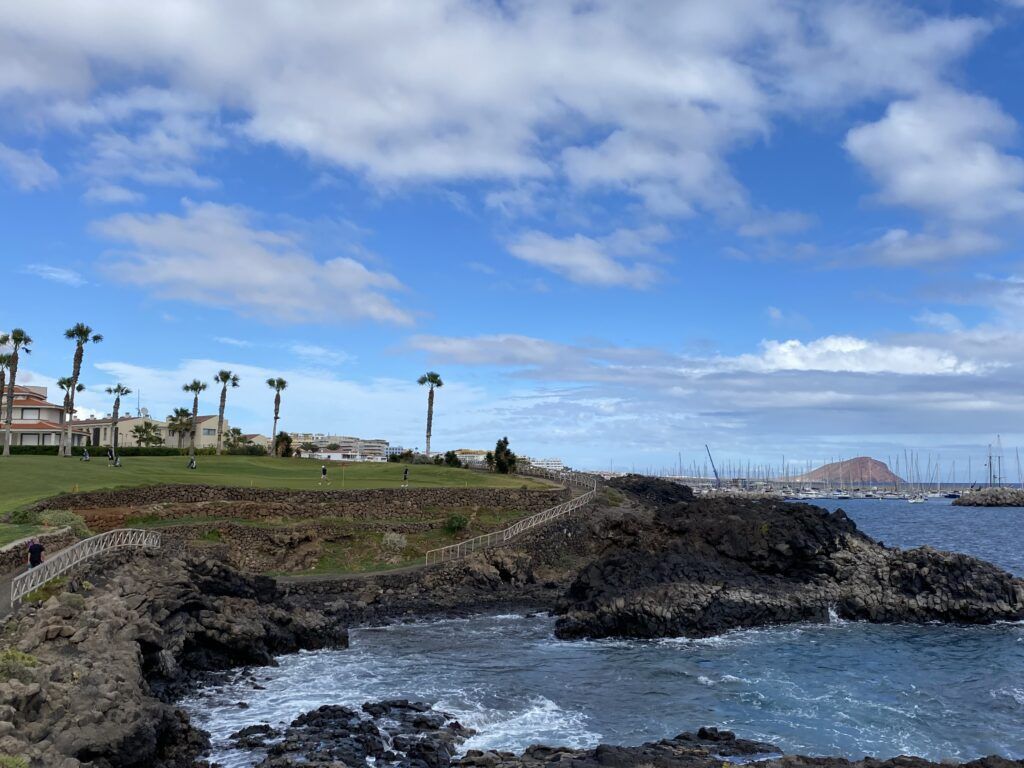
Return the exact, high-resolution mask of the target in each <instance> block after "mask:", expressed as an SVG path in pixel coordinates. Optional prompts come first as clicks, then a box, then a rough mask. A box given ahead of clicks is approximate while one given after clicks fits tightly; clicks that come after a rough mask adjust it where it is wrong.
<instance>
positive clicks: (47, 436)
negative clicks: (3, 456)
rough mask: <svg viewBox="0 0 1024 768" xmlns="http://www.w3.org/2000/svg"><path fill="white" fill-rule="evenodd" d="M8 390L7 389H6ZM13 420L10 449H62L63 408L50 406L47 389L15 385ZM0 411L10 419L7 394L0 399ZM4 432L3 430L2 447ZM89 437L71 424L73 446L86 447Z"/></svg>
mask: <svg viewBox="0 0 1024 768" xmlns="http://www.w3.org/2000/svg"><path fill="white" fill-rule="evenodd" d="M5 389H6V388H5ZM11 406H12V418H11V445H12V446H14V445H54V446H56V445H60V435H61V432H62V431H63V430H64V429H65V426H64V425H65V421H64V406H63V405H57V404H55V403H51V402H48V401H47V399H46V387H23V386H20V385H15V387H14V401H13V402H12V403H11ZM0 409H2V411H0V412H2V413H3V414H4V416H5V417H6V415H7V394H6V391H5V392H4V393H3V394H2V395H0ZM4 433H5V431H4V430H3V429H2V428H0V445H2V444H3V439H4V438H3V434H4ZM86 440H87V435H86V433H85V432H84V431H83V430H80V429H78V427H77V425H76V424H75V423H74V422H72V430H71V441H72V444H73V445H85V443H86Z"/></svg>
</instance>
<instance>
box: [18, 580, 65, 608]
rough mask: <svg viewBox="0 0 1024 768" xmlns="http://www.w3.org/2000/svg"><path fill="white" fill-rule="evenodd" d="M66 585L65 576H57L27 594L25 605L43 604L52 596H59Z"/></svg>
mask: <svg viewBox="0 0 1024 768" xmlns="http://www.w3.org/2000/svg"><path fill="white" fill-rule="evenodd" d="M67 583H68V577H67V576H59V577H57V578H56V579H54V580H53V581H48V582H46V583H45V584H43V586H41V587H40V588H39V589H37V590H34V591H33V592H29V593H28V594H27V595H25V602H26V603H45V602H46V601H47V600H49V599H50V598H51V597H53V596H54V595H59V594H60V593H61V592H63V591H64V587H65V586H66V585H67Z"/></svg>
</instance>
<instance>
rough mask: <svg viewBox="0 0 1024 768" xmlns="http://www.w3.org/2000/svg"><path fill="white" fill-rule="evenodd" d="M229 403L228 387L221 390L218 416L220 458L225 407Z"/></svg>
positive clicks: (218, 450) (218, 451)
mask: <svg viewBox="0 0 1024 768" xmlns="http://www.w3.org/2000/svg"><path fill="white" fill-rule="evenodd" d="M227 402H228V385H227V384H225V385H224V386H223V387H221V388H220V413H218V414H217V455H218V456H220V449H221V445H222V443H223V440H224V406H225V405H227Z"/></svg>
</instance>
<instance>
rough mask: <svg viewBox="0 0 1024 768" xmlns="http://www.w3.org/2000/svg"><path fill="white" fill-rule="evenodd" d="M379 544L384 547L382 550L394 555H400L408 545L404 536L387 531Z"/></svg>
mask: <svg viewBox="0 0 1024 768" xmlns="http://www.w3.org/2000/svg"><path fill="white" fill-rule="evenodd" d="M381 543H382V544H383V545H384V549H386V550H387V551H388V552H391V553H393V554H396V555H400V554H402V552H403V551H404V550H405V548H406V546H408V544H409V542H408V541H407V540H406V538H405V536H404V535H403V534H401V533H397V532H396V531H388V532H387V533H385V534H384V538H383V540H382V541H381Z"/></svg>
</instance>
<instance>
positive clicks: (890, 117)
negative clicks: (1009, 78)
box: [846, 89, 1024, 222]
mask: <svg viewBox="0 0 1024 768" xmlns="http://www.w3.org/2000/svg"><path fill="white" fill-rule="evenodd" d="M1016 128H1017V126H1016V123H1015V121H1014V120H1013V119H1012V118H1011V117H1010V116H1009V115H1007V114H1006V113H1005V112H1003V110H1002V109H1001V108H1000V107H999V105H998V104H997V103H995V102H994V101H992V100H991V99H987V98H984V97H981V96H976V95H972V94H968V93H963V92H960V91H955V90H951V89H941V90H938V91H935V92H930V93H925V94H922V95H921V96H919V97H917V98H914V99H910V100H903V101H896V102H894V103H892V104H891V105H889V108H888V109H887V110H886V113H885V116H884V117H883V118H882V119H881V120H879V121H877V122H874V123H869V124H867V125H863V126H860V127H858V128H854V129H853V130H851V131H850V132H849V134H847V137H846V149H847V150H848V151H849V152H850V154H851V155H852V156H853V157H854V159H856V160H857V161H858V162H860V163H861V164H863V165H864V166H865V167H866V168H867V169H868V171H869V172H870V173H871V175H872V176H873V177H874V178H875V179H876V180H877V181H878V183H879V184H880V186H881V191H880V192H879V199H880V200H881V201H883V202H885V203H889V204H893V205H902V206H908V207H910V208H915V209H918V210H922V211H925V212H927V213H932V214H936V215H939V216H941V217H943V218H946V219H950V220H954V221H970V222H975V221H985V220H989V219H994V218H998V217H1000V216H1005V215H1008V214H1021V213H1024V189H1022V187H1024V159H1021V158H1020V157H1018V156H1016V155H1012V154H1009V153H1007V152H1004V151H1002V150H1001V147H1002V146H1004V145H1005V144H1007V143H1008V142H1009V140H1010V139H1011V138H1012V137H1013V135H1014V133H1015V131H1016Z"/></svg>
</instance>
